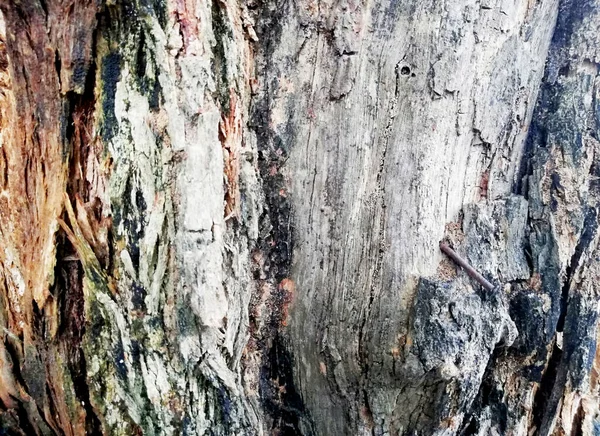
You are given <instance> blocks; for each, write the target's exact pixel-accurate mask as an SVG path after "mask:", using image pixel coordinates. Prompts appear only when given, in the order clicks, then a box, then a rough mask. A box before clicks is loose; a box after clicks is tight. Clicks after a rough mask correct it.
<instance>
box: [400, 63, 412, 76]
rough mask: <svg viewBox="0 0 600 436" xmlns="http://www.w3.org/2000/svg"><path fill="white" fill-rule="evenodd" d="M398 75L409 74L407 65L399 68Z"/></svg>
mask: <svg viewBox="0 0 600 436" xmlns="http://www.w3.org/2000/svg"><path fill="white" fill-rule="evenodd" d="M400 74H401V75H402V76H408V75H409V74H410V67H409V66H408V65H404V66H403V67H402V68H400Z"/></svg>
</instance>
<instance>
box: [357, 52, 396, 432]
mask: <svg viewBox="0 0 600 436" xmlns="http://www.w3.org/2000/svg"><path fill="white" fill-rule="evenodd" d="M401 64H402V63H401V62H400V63H398V64H397V65H396V68H395V74H396V76H395V88H394V95H393V96H392V98H391V102H390V108H389V111H388V114H389V115H388V119H387V124H386V127H385V130H384V134H383V136H384V139H383V150H382V151H381V158H380V160H379V167H378V170H377V176H376V186H377V190H378V193H377V195H378V198H379V208H380V209H379V208H376V209H375V211H376V212H379V213H378V214H377V213H375V214H374V217H373V218H374V220H377V224H376V225H375V226H374V228H376V229H378V232H377V239H376V241H377V243H378V244H379V245H378V249H377V254H376V257H375V262H374V264H373V273H372V275H371V288H370V290H369V299H368V301H367V307H366V310H365V313H364V316H363V318H362V322H361V325H360V328H359V331H358V356H359V359H360V365H361V367H362V368H363V370H362V374H361V375H362V377H361V390H362V392H361V393H360V395H359V396H358V398H360V399H361V401H363V403H364V404H363V405H362V407H364V411H365V413H366V414H367V416H368V417H370V421H372V420H373V416H372V415H373V414H372V411H371V409H370V407H369V402H368V392H367V391H368V384H369V358H368V354H369V353H368V350H367V346H366V344H365V335H366V334H367V332H366V328H367V324H368V322H369V317H370V314H371V309H372V306H373V303H374V301H375V294H376V290H377V288H378V287H380V286H381V283H380V279H381V277H380V273H381V265H382V262H383V256H384V254H385V253H384V252H385V249H384V247H385V217H386V213H387V212H386V205H385V195H386V192H385V191H386V189H385V184H384V183H383V182H382V180H383V176H384V172H385V167H386V163H387V162H386V155H387V149H388V146H389V139H390V132H391V129H392V126H393V122H394V119H395V117H396V115H397V112H398V99H399V98H400V95H399V94H400V91H399V81H400V75H401V74H402V71H401V69H402V67H401ZM374 431H375V427H374V426H373V427H372V428H371V432H374Z"/></svg>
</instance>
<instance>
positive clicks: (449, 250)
mask: <svg viewBox="0 0 600 436" xmlns="http://www.w3.org/2000/svg"><path fill="white" fill-rule="evenodd" d="M440 250H442V251H443V252H444V253H445V254H446V255H447V256H448V257H449V258H450V259H452V260H453V261H454V262H456V264H457V265H459V266H460V267H461V268H462V269H464V270H465V271H466V273H467V274H468V275H469V277H471V278H473V279H475V280H477V281H478V282H479V283H480V284H481V286H483V287H484V288H485V289H487V290H488V291H491V290H493V289H494V285H492V284H491V283H490V282H488V281H487V280H486V278H485V277H484V276H482V275H481V274H479V273H478V272H477V271H476V270H475V268H473V267H472V266H471V265H469V263H468V262H467V261H466V260H465V259H463V258H462V257H460V256H459V255H458V254H456V251H454V250H453V249H452V248H450V247H449V246H448V244H446V243H445V242H440Z"/></svg>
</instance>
